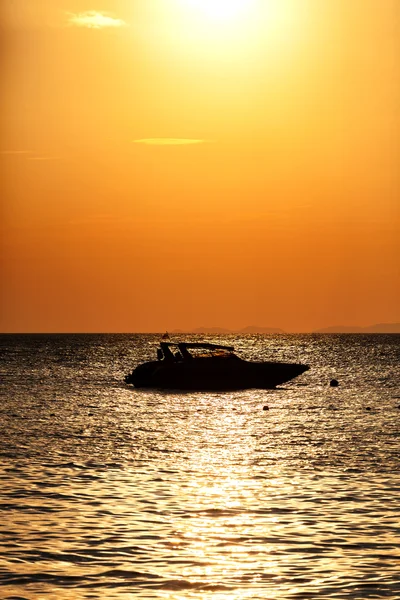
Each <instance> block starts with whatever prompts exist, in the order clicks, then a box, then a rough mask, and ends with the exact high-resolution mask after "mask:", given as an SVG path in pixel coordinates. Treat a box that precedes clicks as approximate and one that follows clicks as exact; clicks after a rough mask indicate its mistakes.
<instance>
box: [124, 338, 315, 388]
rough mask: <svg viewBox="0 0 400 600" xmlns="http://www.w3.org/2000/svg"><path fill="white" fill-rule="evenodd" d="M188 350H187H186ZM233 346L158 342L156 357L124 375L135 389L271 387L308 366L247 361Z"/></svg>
mask: <svg viewBox="0 0 400 600" xmlns="http://www.w3.org/2000/svg"><path fill="white" fill-rule="evenodd" d="M189 350H190V352H189ZM234 350H235V349H234V347H233V346H222V345H219V344H208V343H197V342H192V343H187V342H181V343H173V342H161V343H160V347H159V348H158V350H157V359H158V360H155V361H150V362H146V363H143V364H141V365H139V366H138V367H136V369H134V370H133V371H132V373H130V374H129V375H127V376H126V377H125V382H126V383H129V384H133V385H134V386H135V387H137V388H161V389H180V390H238V389H246V388H264V389H271V388H275V387H276V386H277V385H280V384H282V383H285V382H286V381H289V380H290V379H293V378H294V377H297V376H298V375H301V374H302V373H304V371H307V370H308V369H309V366H308V365H303V364H298V363H283V362H250V361H247V360H243V359H241V358H240V357H239V356H237V355H236V354H234Z"/></svg>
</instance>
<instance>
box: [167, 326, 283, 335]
mask: <svg viewBox="0 0 400 600" xmlns="http://www.w3.org/2000/svg"><path fill="white" fill-rule="evenodd" d="M171 333H208V334H212V335H220V334H225V333H236V334H237V333H242V334H245V333H286V332H285V331H283V329H279V328H278V327H259V326H257V325H248V326H247V327H243V329H226V328H225V327H205V326H202V327H196V329H192V330H191V331H186V332H184V331H182V330H181V329H174V330H173V331H171Z"/></svg>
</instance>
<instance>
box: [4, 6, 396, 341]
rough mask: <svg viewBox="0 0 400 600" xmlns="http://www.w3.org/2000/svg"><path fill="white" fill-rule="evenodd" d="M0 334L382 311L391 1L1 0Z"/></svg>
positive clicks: (305, 323)
mask: <svg viewBox="0 0 400 600" xmlns="http://www.w3.org/2000/svg"><path fill="white" fill-rule="evenodd" d="M0 11H1V19H0V21H1V25H0V35H1V40H2V41H1V46H2V47H1V70H0V72H1V76H0V78H1V100H0V115H1V116H0V127H1V136H0V176H1V179H0V192H1V207H0V209H1V241H0V243H1V292H0V300H1V311H0V330H1V331H3V332H158V331H165V330H173V329H184V330H190V329H192V328H195V327H199V326H208V327H212V326H219V327H226V328H230V329H240V328H242V327H245V326H247V325H258V326H263V327H279V328H282V329H284V330H286V331H293V332H302V331H312V330H315V329H318V328H321V327H326V326H335V325H356V326H366V325H370V324H373V323H380V322H399V321H400V267H399V265H400V261H399V255H400V248H399V246H400V235H399V229H400V169H399V165H400V60H399V58H398V57H399V56H400V2H399V1H398V0H324V1H323V2H321V0H230V2H227V0H213V1H212V2H211V1H210V0H114V1H109V0H90V1H89V0H35V2H32V1H31V0H2V2H1V8H0Z"/></svg>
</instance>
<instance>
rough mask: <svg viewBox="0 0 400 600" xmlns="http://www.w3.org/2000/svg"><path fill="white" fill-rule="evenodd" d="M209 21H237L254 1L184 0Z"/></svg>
mask: <svg viewBox="0 0 400 600" xmlns="http://www.w3.org/2000/svg"><path fill="white" fill-rule="evenodd" d="M184 4H186V5H187V6H189V7H192V8H194V9H195V10H197V11H198V12H199V14H200V15H202V16H203V17H206V18H207V19H209V20H210V21H215V22H224V21H232V20H236V19H239V18H240V17H241V16H243V15H245V13H246V12H248V10H249V8H250V7H251V5H252V4H254V0H184Z"/></svg>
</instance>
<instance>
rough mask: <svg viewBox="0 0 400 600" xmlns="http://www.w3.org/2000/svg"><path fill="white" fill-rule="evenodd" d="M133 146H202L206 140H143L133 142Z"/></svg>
mask: <svg viewBox="0 0 400 600" xmlns="http://www.w3.org/2000/svg"><path fill="white" fill-rule="evenodd" d="M133 141H134V143H135V144H144V145H145V146H185V145H190V144H204V143H205V142H206V141H207V140H194V139H191V138H145V139H142V140H133Z"/></svg>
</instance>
